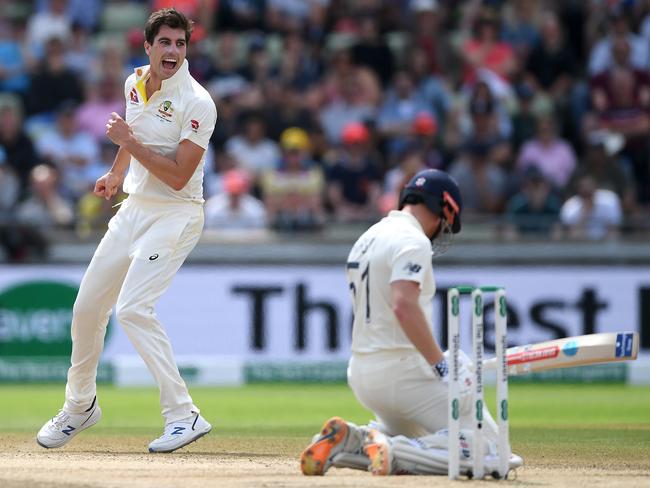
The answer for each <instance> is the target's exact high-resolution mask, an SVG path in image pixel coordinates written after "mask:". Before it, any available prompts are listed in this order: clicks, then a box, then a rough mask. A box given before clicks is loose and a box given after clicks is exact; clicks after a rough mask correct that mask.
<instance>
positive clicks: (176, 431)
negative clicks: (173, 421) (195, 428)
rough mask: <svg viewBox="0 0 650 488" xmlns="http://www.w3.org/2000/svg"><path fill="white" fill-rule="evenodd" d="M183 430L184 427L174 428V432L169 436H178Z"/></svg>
mask: <svg viewBox="0 0 650 488" xmlns="http://www.w3.org/2000/svg"><path fill="white" fill-rule="evenodd" d="M184 430H185V427H174V432H172V434H171V435H180V434H182V433H183V431H184Z"/></svg>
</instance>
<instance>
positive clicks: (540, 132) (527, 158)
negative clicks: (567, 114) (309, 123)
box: [517, 115, 576, 191]
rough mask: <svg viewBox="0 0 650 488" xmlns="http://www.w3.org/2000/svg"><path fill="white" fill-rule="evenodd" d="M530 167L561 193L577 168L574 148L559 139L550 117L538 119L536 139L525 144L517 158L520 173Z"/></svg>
mask: <svg viewBox="0 0 650 488" xmlns="http://www.w3.org/2000/svg"><path fill="white" fill-rule="evenodd" d="M529 166H536V167H537V168H539V170H540V171H541V172H542V174H543V175H544V177H545V178H546V179H548V180H549V181H550V182H551V184H552V185H553V186H554V188H556V189H557V190H559V191H562V190H563V189H564V188H565V187H566V185H567V183H568V182H569V178H570V177H571V174H572V173H573V170H574V169H575V167H576V155H575V153H574V152H573V148H572V147H571V145H570V144H569V143H568V142H566V141H565V140H563V139H561V138H560V137H558V135H557V130H556V127H555V122H554V120H553V119H552V118H551V116H549V115H545V116H541V117H539V118H538V120H537V129H536V136H535V139H532V140H530V141H528V142H527V143H525V144H524V145H523V146H522V148H521V151H520V152H519V156H518V157H517V168H518V170H519V171H520V172H521V171H523V170H524V169H526V168H527V167H529Z"/></svg>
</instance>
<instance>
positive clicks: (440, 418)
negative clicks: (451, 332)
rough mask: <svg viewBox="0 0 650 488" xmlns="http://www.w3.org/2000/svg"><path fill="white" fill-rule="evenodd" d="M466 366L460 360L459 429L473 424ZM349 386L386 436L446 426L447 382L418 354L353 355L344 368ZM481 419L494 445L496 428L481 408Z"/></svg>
mask: <svg viewBox="0 0 650 488" xmlns="http://www.w3.org/2000/svg"><path fill="white" fill-rule="evenodd" d="M461 358H462V356H461ZM467 363H468V360H467V359H466V358H462V361H461V371H460V380H461V381H460V428H461V429H468V428H471V426H472V408H471V407H472V390H471V385H472V382H473V378H472V374H471V370H470V369H469V364H467ZM348 384H349V385H350V388H352V391H353V392H354V394H355V396H356V397H357V400H359V402H360V403H361V404H362V405H363V406H364V407H366V408H367V409H368V410H370V411H372V412H373V413H374V414H375V415H376V416H377V420H378V421H379V422H380V423H381V424H382V425H383V426H384V428H385V429H386V432H385V433H386V434H388V435H391V436H396V435H403V436H406V437H410V438H416V437H423V436H426V435H430V434H435V433H436V432H438V431H439V430H441V429H446V428H447V411H448V400H447V399H448V396H449V392H448V386H447V383H445V382H443V381H442V380H440V379H439V378H438V377H437V376H436V375H435V374H434V373H433V371H432V370H431V366H429V364H427V362H426V360H425V359H424V357H422V355H421V354H420V353H419V352H418V351H409V350H400V351H383V352H377V353H371V354H353V355H352V358H351V359H350V364H349V366H348ZM483 418H484V422H483V423H484V433H485V436H486V438H487V439H490V440H494V441H496V440H497V438H498V427H497V425H496V422H495V421H494V419H493V418H492V416H491V415H490V412H489V411H488V410H487V408H484V409H483Z"/></svg>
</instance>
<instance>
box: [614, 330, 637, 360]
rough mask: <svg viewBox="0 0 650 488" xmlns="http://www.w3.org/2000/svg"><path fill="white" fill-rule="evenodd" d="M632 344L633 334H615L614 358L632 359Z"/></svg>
mask: <svg viewBox="0 0 650 488" xmlns="http://www.w3.org/2000/svg"><path fill="white" fill-rule="evenodd" d="M633 344H634V334H632V333H627V334H616V357H617V358H629V357H632V345H633Z"/></svg>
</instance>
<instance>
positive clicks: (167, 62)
mask: <svg viewBox="0 0 650 488" xmlns="http://www.w3.org/2000/svg"><path fill="white" fill-rule="evenodd" d="M177 62H178V61H176V60H175V59H172V58H165V59H163V61H162V65H163V68H165V69H174V68H175V67H176V63H177Z"/></svg>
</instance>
